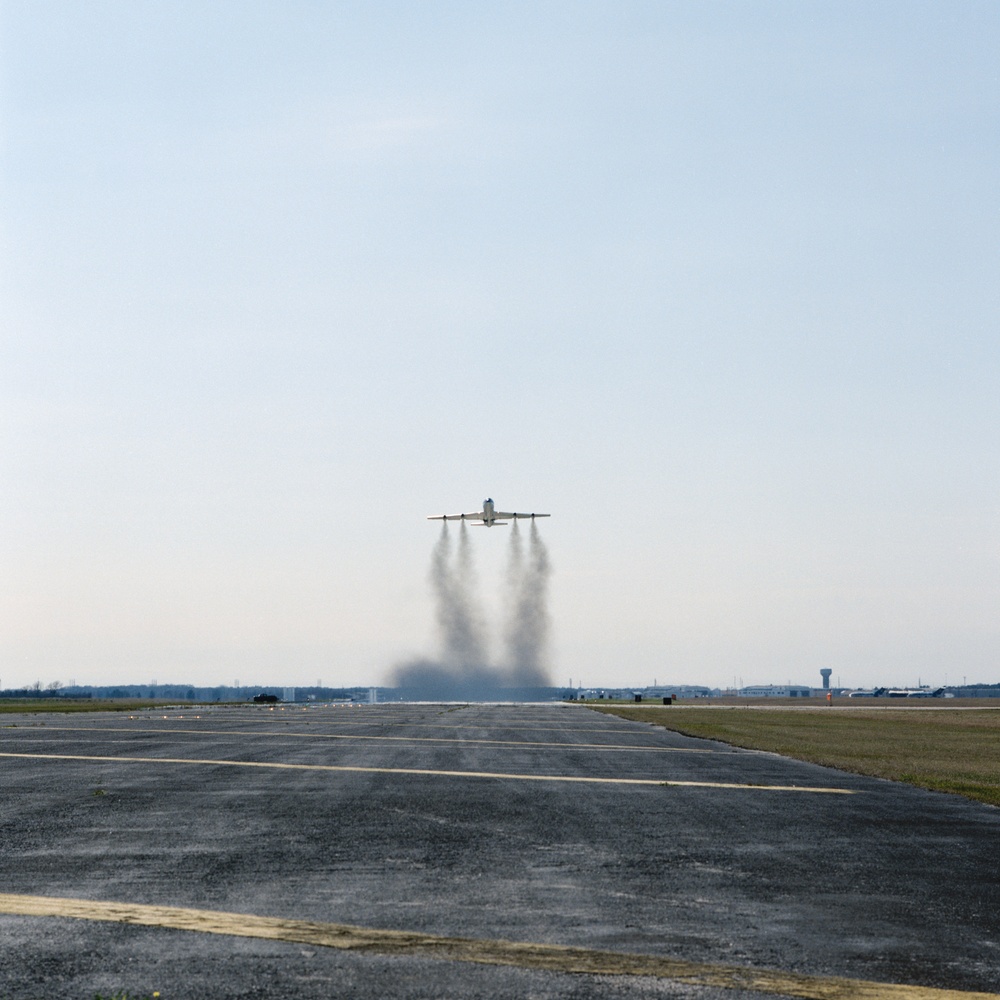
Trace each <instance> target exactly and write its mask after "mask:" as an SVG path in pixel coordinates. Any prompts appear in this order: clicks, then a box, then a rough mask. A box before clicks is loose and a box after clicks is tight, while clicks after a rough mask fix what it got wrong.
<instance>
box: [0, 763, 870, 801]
mask: <svg viewBox="0 0 1000 1000" xmlns="http://www.w3.org/2000/svg"><path fill="white" fill-rule="evenodd" d="M0 757H19V758H24V759H27V760H85V761H99V762H100V763H104V764H208V765H212V766H216V767H219V766H223V767H266V768H276V769H279V770H286V771H355V772H360V773H362V774H409V775H426V776H433V777H439V778H500V779H507V780H512V781H572V782H579V783H582V784H595V785H660V786H663V785H670V786H672V787H678V788H752V789H757V790H760V791H767V792H822V793H825V794H827V795H853V794H854V792H853V791H852V790H850V789H848V788H819V787H817V786H815V785H752V784H745V783H741V782H731V781H670V780H667V779H663V778H594V777H589V776H578V775H563V774H505V773H503V772H501V771H437V770H428V769H425V768H416V767H358V766H352V765H347V764H285V763H277V762H273V761H259V760H201V759H198V758H185V757H99V756H96V755H90V754H66V753H9V752H0Z"/></svg>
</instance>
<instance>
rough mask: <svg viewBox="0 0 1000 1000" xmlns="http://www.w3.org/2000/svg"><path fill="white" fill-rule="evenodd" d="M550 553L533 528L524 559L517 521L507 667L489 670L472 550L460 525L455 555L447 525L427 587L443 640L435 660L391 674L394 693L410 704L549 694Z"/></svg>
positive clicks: (511, 555) (417, 662) (509, 597)
mask: <svg viewBox="0 0 1000 1000" xmlns="http://www.w3.org/2000/svg"><path fill="white" fill-rule="evenodd" d="M549 573H550V569H549V560H548V553H547V552H546V549H545V546H544V544H543V543H542V540H541V538H540V537H539V535H538V529H537V528H536V527H535V524H534V522H532V525H531V535H530V538H529V545H528V552H527V554H525V552H524V545H523V540H522V536H521V533H520V531H519V530H518V527H517V521H516V520H515V521H514V525H513V530H512V532H511V540H510V552H509V556H508V566H507V617H508V620H507V628H506V630H505V633H504V638H505V645H506V652H507V657H506V658H507V665H506V666H505V667H498V666H493V665H490V663H489V659H488V656H487V650H486V627H485V616H484V615H483V613H482V610H481V605H480V603H479V601H478V600H477V598H476V574H475V567H474V565H473V561H472V546H471V543H470V540H469V532H468V529H467V528H466V525H465V523H464V522H462V524H461V527H460V529H459V535H458V545H457V548H456V549H454V550H453V548H452V541H451V536H450V535H449V533H448V522H447V521H445V522H444V524H443V526H442V531H441V536H440V538H439V539H438V541H437V543H436V545H435V546H434V551H433V553H432V555H431V572H430V581H431V586H432V588H433V591H434V596H435V601H436V615H437V622H438V628H439V631H440V636H441V657H440V660H430V659H422V660H415V661H411V662H410V663H404V664H401V665H400V666H398V667H397V668H396V669H395V671H394V673H393V683H394V685H395V686H396V687H397V688H398V689H399V693H400V694H401V695H402V696H403V697H404V698H407V699H410V700H413V701H488V700H520V701H524V700H530V699H532V698H538V697H541V696H542V695H543V694H547V692H543V691H541V690H540V689H543V688H547V687H548V685H549V679H548V676H547V674H546V672H545V670H544V666H543V664H544V659H545V652H546V649H545V647H546V640H547V637H548V624H549V619H548V609H547V606H546V599H547V593H548V578H549Z"/></svg>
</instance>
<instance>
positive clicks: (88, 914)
mask: <svg viewBox="0 0 1000 1000" xmlns="http://www.w3.org/2000/svg"><path fill="white" fill-rule="evenodd" d="M0 913H3V914H7V915H10V916H25V917H63V918H71V919H76V920H97V921H106V922H112V923H121V924H138V925H141V926H144V927H161V928H169V929H171V930H182V931H197V932H200V933H202V934H225V935H229V936H232V937H247V938H260V939H264V940H267V941H286V942H289V943H294V944H306V945H313V946H318V947H323V948H337V949H340V950H342V951H363V952H366V953H368V954H377V955H396V956H399V955H402V956H406V955H415V956H420V957H429V958H436V959H442V960H445V961H450V962H470V963H474V964H477V965H502V966H512V967H514V968H520V969H539V970H542V971H546V972H556V973H576V974H582V975H592V976H595V975H596V976H651V977H655V978H657V979H668V980H673V981H674V982H678V983H685V984H687V985H692V986H708V987H715V988H717V989H720V988H721V989H729V990H748V991H753V992H757V993H767V994H771V995H778V996H784V997H797V998H798V997H801V998H804V1000H997V994H994V993H973V992H968V991H964V990H946V989H935V988H933V987H927V986H908V985H899V984H896V983H876V982H871V981H869V980H864V979H843V978H840V977H836V976H809V975H802V974H800V973H794V972H783V971H781V970H778V969H753V968H744V967H742V966H735V965H715V964H709V963H704V962H687V961H684V960H682V959H676V958H661V957H658V956H655V955H635V954H628V953H627V952H616V951H599V950H597V949H591V948H573V947H568V946H565V945H551V944H531V943H528V942H519V941H491V940H476V939H474V938H458V937H442V936H439V935H435V934H418V933H411V932H409V931H388V930H378V929H375V928H371V927H356V926H352V925H350V924H328V923H319V922H317V921H311V920H286V919H284V918H282V917H259V916H254V915H253V914H244V913H224V912H220V911H217V910H195V909H189V908H187V907H180V906H147V905H140V904H138V903H108V902H101V901H95V900H86V899H60V898H57V897H49V896H21V895H13V894H7V893H0Z"/></svg>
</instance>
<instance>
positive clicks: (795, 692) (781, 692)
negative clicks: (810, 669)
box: [737, 684, 812, 698]
mask: <svg viewBox="0 0 1000 1000" xmlns="http://www.w3.org/2000/svg"><path fill="white" fill-rule="evenodd" d="M737 693H738V694H739V695H740V697H741V698H809V697H811V696H812V688H810V687H805V686H804V685H799V684H785V685H780V684H757V685H751V686H750V687H745V688H740V690H739V691H738V692H737Z"/></svg>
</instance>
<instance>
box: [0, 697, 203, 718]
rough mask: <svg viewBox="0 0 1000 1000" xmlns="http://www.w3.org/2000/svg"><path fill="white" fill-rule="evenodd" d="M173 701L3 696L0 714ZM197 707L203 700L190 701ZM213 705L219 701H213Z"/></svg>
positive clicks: (131, 708)
mask: <svg viewBox="0 0 1000 1000" xmlns="http://www.w3.org/2000/svg"><path fill="white" fill-rule="evenodd" d="M177 703H178V702H177V699H176V698H175V699H173V700H172V701H167V700H158V699H153V698H81V699H79V701H74V700H73V699H72V698H10V699H8V698H3V699H0V715H14V714H17V715H29V714H33V713H36V712H135V711H138V710H139V709H143V708H163V707H165V706H166V705H177ZM189 704H190V706H191V707H192V708H193V707H196V706H197V705H200V704H203V703H202V702H190V703H189ZM212 704H213V705H217V704H219V702H212Z"/></svg>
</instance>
